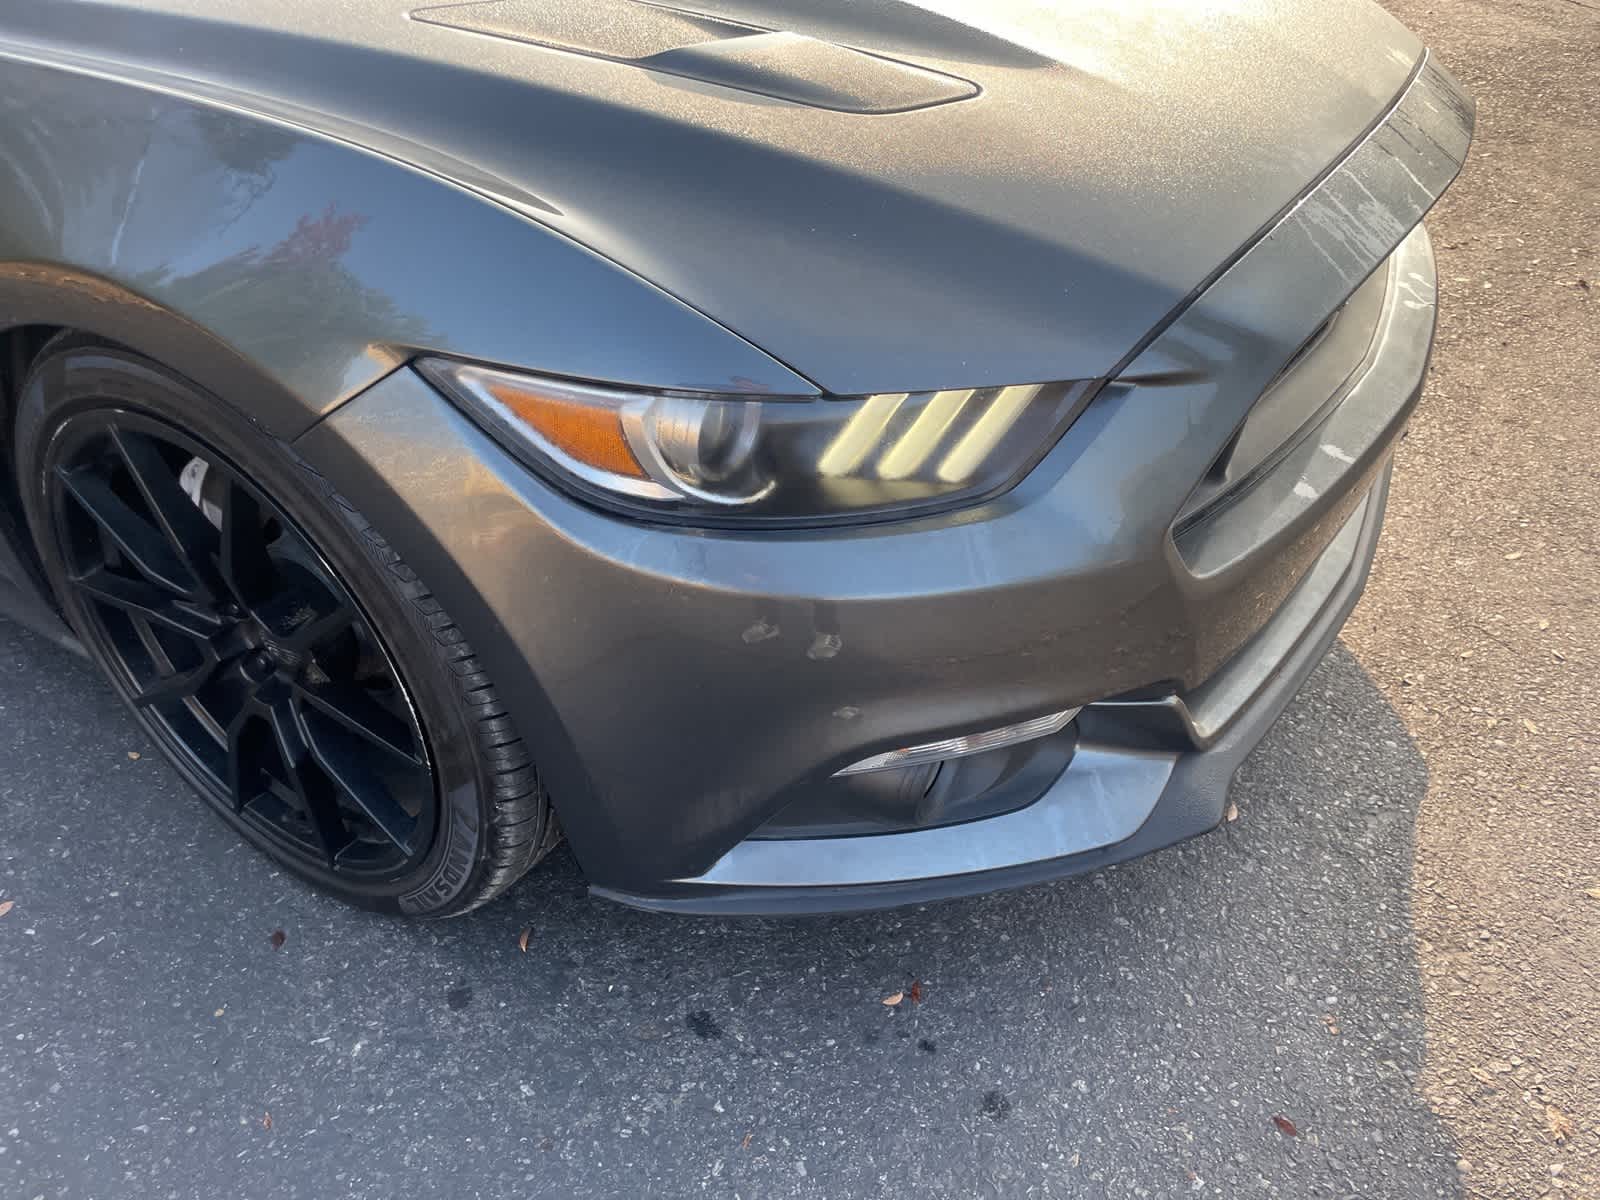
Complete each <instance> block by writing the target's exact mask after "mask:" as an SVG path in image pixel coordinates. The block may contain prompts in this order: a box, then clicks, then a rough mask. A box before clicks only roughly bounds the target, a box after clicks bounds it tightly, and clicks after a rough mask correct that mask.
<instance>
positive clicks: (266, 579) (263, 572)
mask: <svg viewBox="0 0 1600 1200" xmlns="http://www.w3.org/2000/svg"><path fill="white" fill-rule="evenodd" d="M261 526H262V515H261V506H260V505H259V504H258V503H257V502H256V498H255V497H254V496H252V495H251V494H250V493H249V492H248V491H246V490H245V489H244V488H243V487H241V486H240V485H239V484H238V483H236V482H234V481H232V480H229V482H228V490H227V494H226V495H225V496H224V498H223V502H222V554H221V556H220V557H221V561H220V564H219V565H220V566H221V569H222V577H223V579H224V580H226V582H227V584H228V586H229V587H230V588H232V589H233V594H234V595H235V596H238V597H239V598H240V599H241V600H243V601H245V602H246V603H250V602H252V601H256V600H260V599H261V598H263V597H265V596H266V595H268V594H269V592H270V589H271V581H272V560H271V559H270V558H269V557H268V556H267V539H266V535H265V534H264V533H263V532H262V529H261Z"/></svg>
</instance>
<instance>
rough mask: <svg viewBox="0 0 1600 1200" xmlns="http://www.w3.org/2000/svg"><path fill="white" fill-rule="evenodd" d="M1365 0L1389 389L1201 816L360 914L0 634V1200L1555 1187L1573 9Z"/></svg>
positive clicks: (1599, 995) (1580, 383) (1594, 739)
mask: <svg viewBox="0 0 1600 1200" xmlns="http://www.w3.org/2000/svg"><path fill="white" fill-rule="evenodd" d="M1396 8H1397V11H1398V12H1399V15H1400V16H1401V17H1402V19H1404V20H1406V21H1407V22H1408V23H1410V24H1412V25H1413V27H1415V28H1417V29H1419V31H1420V32H1422V33H1423V35H1424V36H1425V38H1426V39H1427V40H1428V41H1429V42H1430V43H1431V44H1433V45H1434V46H1436V47H1437V48H1439V49H1440V50H1441V51H1442V53H1443V57H1444V59H1445V61H1446V62H1447V63H1448V65H1449V66H1450V67H1451V68H1452V70H1454V71H1455V72H1456V74H1457V75H1458V76H1459V77H1461V78H1462V79H1463V81H1464V82H1465V83H1466V84H1467V85H1468V86H1469V87H1470V88H1471V89H1472V90H1473V91H1474V92H1475V93H1476V94H1477V96H1478V99H1479V103H1480V126H1479V129H1480V132H1479V139H1478V142H1477V144H1476V146H1475V153H1474V158H1473V161H1472V162H1471V163H1469V165H1468V168H1467V172H1466V175H1465V176H1464V178H1463V180H1462V181H1461V183H1460V184H1459V185H1458V187H1457V188H1456V190H1455V191H1453V192H1452V193H1451V194H1450V196H1448V197H1447V198H1446V201H1445V203H1444V205H1443V206H1441V209H1440V211H1439V212H1438V213H1437V214H1436V216H1435V218H1434V219H1433V220H1432V221H1431V222H1430V226H1431V228H1432V229H1433V233H1434V239H1435V244H1436V247H1437V249H1438V252H1439V258H1440V266H1441V276H1442V280H1441V282H1442V295H1443V300H1442V302H1443V306H1444V308H1443V313H1442V316H1441V327H1440V346H1439V350H1438V355H1437V357H1436V360H1435V368H1434V379H1433V383H1432V385H1431V390H1430V395H1429V398H1428V399H1427V400H1426V401H1425V402H1424V405H1423V407H1422V409H1421V410H1420V411H1419V415H1418V417H1417V420H1416V422H1415V426H1414V431H1413V434H1412V436H1411V438H1410V439H1408V441H1407V442H1406V444H1405V445H1404V446H1403V447H1402V450H1401V453H1400V471H1399V475H1398V476H1397V481H1396V486H1395V491H1394V493H1393V496H1392V498H1391V504H1390V518H1389V524H1388V527H1387V530H1386V533H1385V540H1384V543H1383V546H1382V548H1381V549H1380V556H1379V561H1378V564H1377V568H1376V570H1375V573H1374V577H1373V581H1372V584H1371V586H1370V588H1369V592H1368V596H1367V597H1366V599H1365V600H1364V601H1363V603H1362V606H1361V607H1360V608H1359V609H1358V610H1357V613H1356V615H1355V617H1354V618H1353V620H1352V623H1351V625H1350V628H1349V630H1348V631H1347V634H1346V637H1345V639H1344V642H1343V643H1342V644H1341V645H1340V646H1339V647H1338V648H1336V649H1335V650H1334V652H1333V653H1332V654H1331V655H1330V657H1329V658H1328V660H1327V661H1326V662H1325V663H1324V664H1323V665H1322V666H1321V667H1320V668H1319V670H1318V671H1317V673H1316V674H1315V675H1314V676H1313V678H1312V679H1311V681H1310V683H1309V684H1308V685H1307V687H1306V688H1305V690H1304V691H1303V693H1302V694H1301V696H1300V697H1299V698H1298V699H1297V700H1296V702H1295V703H1294V704H1293V706H1292V707H1291V708H1290V709H1289V711H1288V712H1287V713H1286V715H1285V716H1284V718H1283V719H1282V720H1281V721H1280V722H1279V723H1278V725H1277V726H1276V727H1275V728H1274V730H1273V731H1272V733H1271V734H1270V735H1269V736H1268V738H1267V740H1266V741H1265V742H1264V743H1263V745H1262V746H1261V747H1260V749H1259V750H1258V751H1257V752H1256V753H1255V754H1254V755H1253V756H1252V757H1251V759H1250V760H1249V761H1248V762H1247V763H1246V764H1245V766H1244V768H1243V770H1242V772H1241V775H1240V778H1239V781H1238V784H1237V787H1236V790H1235V794H1234V799H1235V803H1236V805H1237V819H1236V820H1233V821H1231V822H1229V823H1228V824H1226V825H1224V826H1223V828H1222V829H1220V830H1219V831H1218V832H1216V833H1214V834H1212V835H1209V836H1207V837H1205V838H1202V839H1199V840H1197V841H1195V842H1192V843H1189V844H1187V845H1185V846H1182V847H1179V848H1175V849H1173V850H1170V851H1166V852H1164V853H1161V854H1159V855H1156V856H1154V857H1152V858H1149V859H1145V860H1142V861H1139V862H1135V863H1131V864H1127V865H1124V866H1121V867H1117V868H1113V869H1111V870H1107V871H1104V872H1101V873H1099V874H1096V875H1093V876H1090V877H1087V878H1083V879H1077V880H1070V881H1066V882H1062V883H1058V884H1054V885H1046V886H1042V887H1035V888H1031V889H1027V890H1024V891H1020V892H1014V893H1008V894H1004V895H998V896H990V897H984V898H980V899H975V900H963V901H955V902H948V903H943V904H936V905H929V906H926V907H922V908H915V909H909V910H902V911H896V912H889V913H882V914H872V915H865V916H856V917H850V918H840V919H809V920H791V921H753V920H741V921H725V920H708V919H690V918H674V917H663V916H653V915H647V914H641V913H636V912H632V911H629V910H625V909H621V908H617V907H614V906H610V905H607V904H603V903H600V902H597V901H592V900H589V899H588V898H587V897H586V896H585V894H584V889H583V884H582V880H581V877H580V875H579V873H578V870H577V867H576V865H575V863H574V862H573V861H572V859H571V857H570V856H569V855H568V854H567V853H566V852H565V851H564V850H563V851H559V852H558V853H557V855H556V856H555V857H554V859H553V860H551V861H550V862H549V863H548V864H546V866H545V867H544V868H543V869H541V870H539V871H537V872H536V873H535V874H534V875H532V876H530V877H529V878H528V879H527V880H525V881H524V882H523V883H522V884H521V885H519V886H518V887H517V888H516V889H515V890H514V891H512V892H511V893H510V894H509V895H508V896H507V897H505V898H504V899H503V900H502V901H501V902H499V903H497V904H495V905H493V906H491V907H489V908H487V909H485V910H483V911H480V912H478V913H475V914H472V915H470V916H468V917H465V918H462V919H459V920H456V921H451V922H445V923H439V924H424V925H413V924H405V923H402V922H398V921H392V920H387V919H383V918H379V917H373V916H370V915H366V914H362V913H357V912H353V911H350V910H348V909H345V908H343V907H341V906H339V905H337V904H335V903H333V902H330V901H327V900H324V899H322V898H321V897H320V896H318V895H316V894H314V893H312V892H310V891H309V890H307V889H306V888H305V887H303V886H302V885H300V884H299V883H297V882H296V881H294V880H293V879H290V878H288V877H286V876H284V875H282V874H280V873H278V872H276V871H274V870H273V869H272V868H271V867H270V865H269V864H268V863H267V862H266V861H265V860H264V859H263V858H261V857H260V856H259V855H257V854H255V853H254V852H252V851H250V850H249V849H248V848H246V847H245V846H243V845H242V844H241V843H239V842H237V840H236V839H234V838H233V837H232V836H231V835H230V834H228V833H227V832H226V831H225V830H224V829H223V828H222V827H221V825H220V824H219V823H218V822H217V821H215V820H214V819H213V818H211V817H210V816H209V815H207V814H206V813H205V812H203V811H202V809H201V807H200V804H199V802H198V801H197V800H196V799H194V798H193V797H192V796H191V795H189V794H188V792H187V791H186V790H185V789H184V787H183V786H182V785H181V784H180V783H179V782H178V780H177V778H176V777H175V775H174V774H173V772H172V771H171V770H169V769H168V768H167V767H166V766H165V765H164V764H163V763H162V762H161V761H160V759H159V758H158V757H157V755H156V754H155V752H154V750H153V748H152V746H151V745H150V744H149V743H148V742H147V740H146V739H145V738H144V737H143V736H142V734H141V733H140V732H139V730H138V728H137V726H136V725H135V723H134V722H133V720H132V719H131V717H129V716H128V715H127V714H126V713H125V712H124V711H123V710H122V709H121V708H120V707H119V706H118V704H117V703H116V702H115V700H114V699H113V698H112V696H111V695H110V693H109V692H108V691H107V689H106V688H105V687H104V686H103V685H102V684H101V683H100V681H99V680H98V679H97V677H96V676H95V675H94V673H93V672H92V671H91V669H90V668H89V667H88V666H87V664H85V663H83V662H82V661H80V660H78V659H76V658H74V657H73V656H71V655H70V654H68V653H67V652H65V651H63V650H61V649H59V648H57V647H55V646H53V645H51V644H49V643H47V642H45V641H44V640H42V639H40V638H38V637H35V636H33V635H32V634H29V633H27V632H25V631H23V630H22V629H20V628H19V627H17V626H15V625H12V624H9V623H5V622H0V763H3V764H4V769H3V770H0V904H4V903H6V902H9V903H10V905H11V907H10V908H9V910H7V911H5V912H4V913H3V914H0V1197H4V1198H6V1200H10V1198H12V1197H18V1198H21V1200H33V1198H35V1197H45V1198H50V1200H55V1198H57V1197H138V1198H140V1200H143V1198H145V1197H152V1198H155V1197H174V1198H187V1197H196V1198H205V1200H212V1198H215V1197H246V1198H254V1197H315V1198H318V1200H320V1198H323V1197H347V1196H348V1197H382V1198H386V1200H387V1198H390V1197H396V1196H407V1197H410V1196H432V1195H438V1196H446V1197H451V1198H457V1197H459V1198H461V1200H469V1198H474V1197H485V1198H489V1197H494V1198H499V1197H507V1196H525V1195H526V1196H532V1195H549V1196H562V1197H566V1196H571V1197H613V1196H616V1197H630V1198H631V1197H680V1196H691V1195H696V1196H698V1195H706V1196H717V1197H734V1196H737V1197H743V1198H745V1200H750V1198H753V1197H762V1198H766V1197H791V1196H792V1197H829V1198H834V1197H878V1196H895V1197H904V1196H925V1197H969V1196H1003V1197H1022V1196H1041V1197H1042V1196H1071V1197H1077V1196H1085V1197H1092V1196H1116V1197H1124V1196H1151V1197H1168V1196H1189V1195H1208V1196H1230V1197H1233V1196H1252V1197H1254V1196H1261V1197H1384V1198H1386V1197H1431V1196H1452V1197H1453V1196H1464V1195H1472V1196H1479V1195H1481V1196H1486V1197H1487V1196H1492V1197H1521V1196H1534V1195H1540V1194H1544V1193H1547V1192H1548V1193H1561V1194H1566V1195H1572V1196H1579V1197H1582V1196H1590V1197H1593V1196H1600V1156H1597V1151H1596V1143H1597V1140H1600V1139H1597V1128H1596V1120H1597V1116H1600V1113H1597V1111H1596V1110H1597V1105H1600V1101H1597V1098H1600V1028H1597V1020H1600V983H1597V976H1596V973H1595V972H1596V964H1597V963H1600V900H1597V899H1593V898H1590V896H1589V893H1588V889H1591V888H1600V855H1597V848H1600V813H1597V810H1596V795H1597V793H1600V700H1597V694H1596V691H1595V682H1594V681H1595V680H1596V678H1597V677H1600V651H1597V647H1600V638H1597V636H1596V632H1595V631H1596V621H1595V616H1596V608H1597V597H1600V587H1597V584H1600V556H1597V542H1596V536H1595V532H1594V529H1595V517H1596V514H1597V513H1600V470H1597V469H1596V466H1595V464H1596V461H1597V460H1596V455H1595V451H1594V446H1595V444H1596V443H1597V439H1600V415H1597V408H1596V405H1595V397H1596V394H1597V393H1596V387H1595V383H1594V379H1595V378H1596V376H1597V375H1600V322H1597V317H1596V311H1597V310H1596V308H1595V304H1596V296H1595V290H1594V289H1595V287H1596V286H1600V279H1597V277H1600V253H1597V251H1600V247H1597V244H1596V238H1597V236H1600V235H1597V233H1596V231H1597V229H1600V206H1597V203H1596V199H1595V197H1594V194H1593V186H1594V181H1593V173H1594V170H1595V164H1596V163H1597V162H1600V113H1597V111H1596V109H1595V99H1594V98H1595V96H1596V95H1597V94H1600V66H1597V64H1600V12H1596V10H1595V9H1594V7H1593V6H1592V5H1591V4H1588V3H1579V2H1578V0H1524V2H1519V0H1509V2H1506V3H1499V2H1496V3H1487V2H1481V3H1449V4H1446V3H1443V2H1442V0H1439V2H1435V3H1433V4H1431V5H1424V4H1423V3H1421V2H1420V0H1419V2H1417V3H1412V2H1411V0H1406V2H1405V3H1400V4H1397V5H1396ZM524 933H526V935H527V942H526V945H527V948H526V950H525V951H524V950H523V949H521V947H520V943H521V940H522V936H523V934H524ZM280 935H281V936H280ZM895 994H899V995H900V996H901V999H900V1003H899V1004H898V1005H894V1006H890V1005H886V1004H885V1003H884V1002H883V1001H884V1000H885V999H886V998H891V997H893V996H894V995H895ZM1552 1110H1553V1111H1554V1115H1552ZM1562 1122H1565V1123H1566V1124H1565V1126H1563V1124H1562Z"/></svg>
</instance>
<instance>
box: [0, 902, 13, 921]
mask: <svg viewBox="0 0 1600 1200" xmlns="http://www.w3.org/2000/svg"><path fill="white" fill-rule="evenodd" d="M16 906H17V902H16V901H15V900H0V917H3V916H5V915H6V914H7V913H8V912H10V911H11V910H12V909H13V908H15V907H16Z"/></svg>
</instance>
